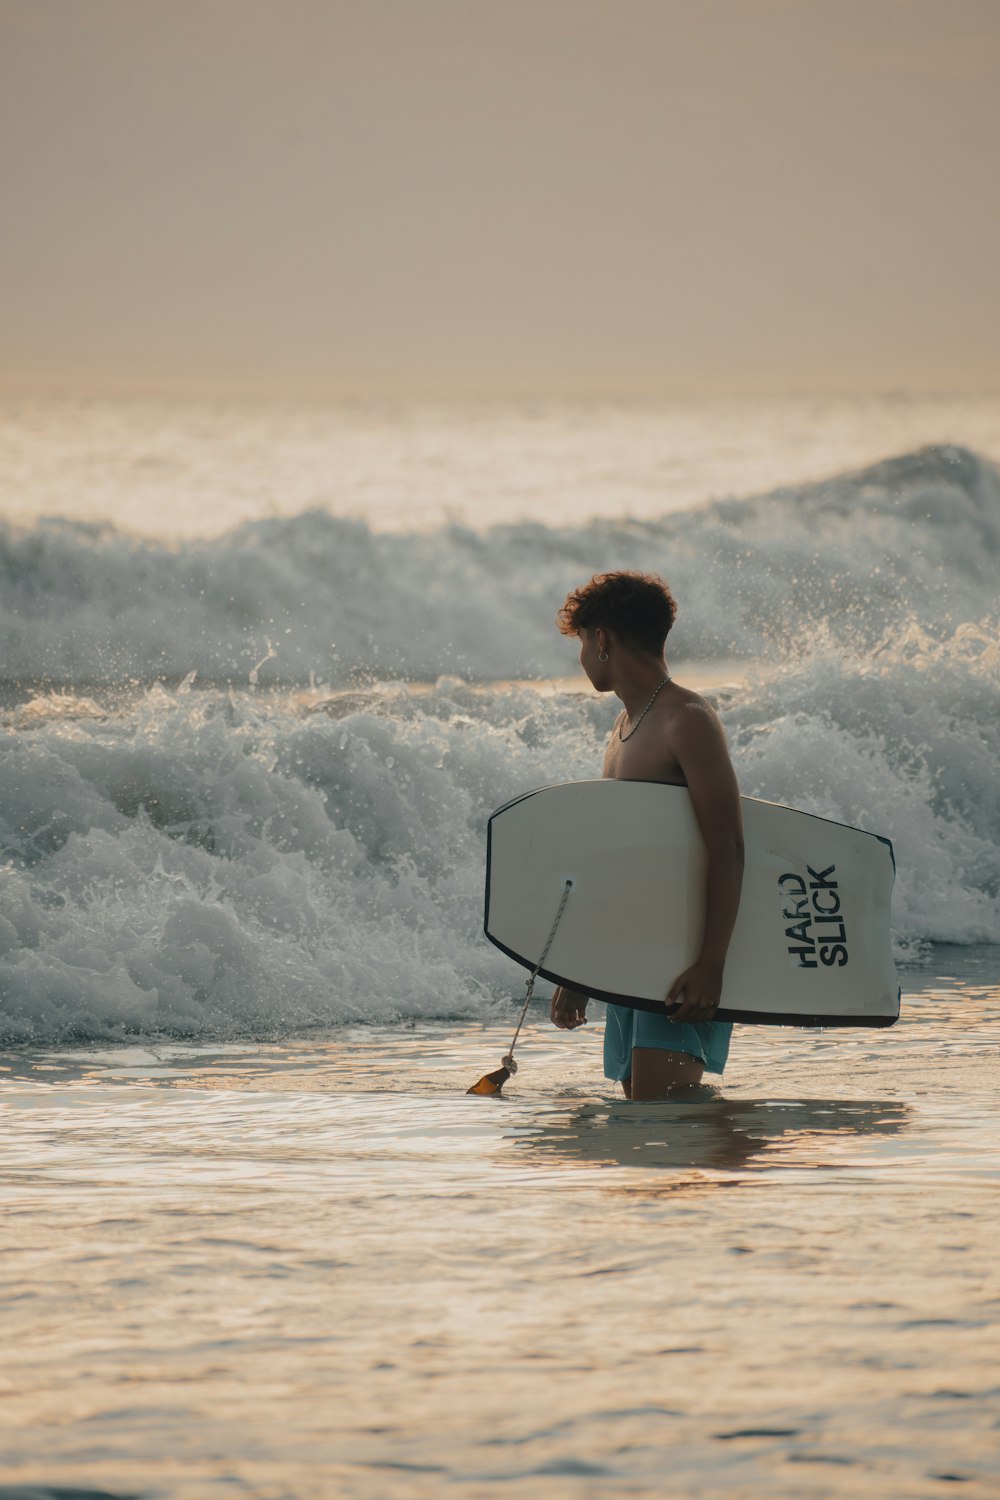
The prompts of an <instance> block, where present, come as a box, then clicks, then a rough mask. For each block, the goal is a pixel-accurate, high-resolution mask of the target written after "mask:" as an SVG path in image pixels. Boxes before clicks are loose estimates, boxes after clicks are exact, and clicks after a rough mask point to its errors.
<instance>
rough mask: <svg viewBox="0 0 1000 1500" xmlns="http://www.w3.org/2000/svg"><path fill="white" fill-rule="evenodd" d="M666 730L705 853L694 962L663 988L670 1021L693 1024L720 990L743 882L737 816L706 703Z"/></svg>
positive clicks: (711, 1008) (719, 735)
mask: <svg viewBox="0 0 1000 1500" xmlns="http://www.w3.org/2000/svg"><path fill="white" fill-rule="evenodd" d="M673 731H674V732H673V734H672V736H671V749H672V750H673V752H674V755H675V756H676V758H677V761H678V764H679V765H680V767H681V770H682V771H683V772H684V779H685V780H686V781H687V784H688V791H689V792H690V794H691V805H692V807H693V808H694V815H695V818H696V819H697V822H698V827H699V829H700V830H701V836H702V839H703V840H704V843H705V850H706V853H707V855H708V866H707V869H706V872H705V930H704V933H703V935H702V940H701V949H700V952H699V954H698V957H697V958H696V959H695V961H694V963H693V964H692V965H691V966H690V968H687V969H685V970H684V972H683V973H682V974H678V975H677V977H676V979H675V980H674V982H673V983H672V984H671V986H670V989H669V990H668V991H667V997H666V998H667V1004H668V1005H673V1004H676V1005H677V1007H678V1008H677V1009H676V1010H675V1011H672V1012H671V1019H672V1020H674V1021H689V1022H691V1023H692V1024H695V1025H696V1024H698V1023H699V1022H701V1021H710V1020H711V1019H712V1017H713V1016H714V1014H715V1012H716V1009H717V1008H718V1004H719V997H720V995H721V994H722V972H723V969H724V967H725V962H726V951H727V949H728V947H729V939H730V938H731V937H732V933H733V927H734V926H735V924H736V913H737V911H738V910H739V904H740V889H741V887H742V883H743V817H742V813H741V810H740V789H739V786H738V784H737V781H736V772H735V771H734V770H733V763H732V761H731V760H730V758H729V748H728V746H727V745H726V736H725V733H724V731H723V728H722V725H721V724H720V723H719V720H718V718H717V717H716V715H715V714H714V713H713V712H712V710H711V709H710V708H709V707H708V706H707V704H706V705H704V706H703V705H702V704H699V703H692V704H690V705H689V706H688V707H687V708H685V709H684V710H683V712H682V713H681V714H679V715H678V717H677V719H676V720H675V722H674V726H673Z"/></svg>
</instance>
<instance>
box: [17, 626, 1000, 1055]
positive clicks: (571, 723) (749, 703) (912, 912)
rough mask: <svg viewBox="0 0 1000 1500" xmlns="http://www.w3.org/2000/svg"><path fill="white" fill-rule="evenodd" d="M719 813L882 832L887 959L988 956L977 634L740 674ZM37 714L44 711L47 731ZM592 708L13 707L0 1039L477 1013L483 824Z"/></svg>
mask: <svg viewBox="0 0 1000 1500" xmlns="http://www.w3.org/2000/svg"><path fill="white" fill-rule="evenodd" d="M720 708H721V711H722V714H723V718H724V721H725V723H726V726H727V730H728V732H729V735H730V739H731V743H732V746H733V752H734V758H735V762H736V765H737V769H738V772H739V775H740V779H741V783H742V786H743V789H744V791H745V792H747V793H748V794H752V795H758V796H764V797H767V798H771V799H774V800H780V801H784V802H789V803H792V804H795V805H798V806H800V807H803V808H806V809H807V810H812V811H816V812H819V813H822V814H824V815H826V816H830V817H834V818H838V819H842V820H845V821H848V822H852V823H856V824H860V825H861V826H863V827H867V828H871V829H873V830H875V831H878V832H882V833H888V834H889V835H890V836H891V837H892V838H893V839H894V842H895V845H896V857H897V862H898V870H899V873H898V880H897V886H896V893H895V900H894V919H895V932H896V939H897V943H898V945H899V948H900V951H901V952H902V953H907V952H910V953H912V952H913V949H914V946H917V947H919V945H920V944H921V943H922V942H926V941H927V940H949V941H953V942H969V943H971V942H977V941H988V942H997V941H1000V904H998V894H997V893H998V890H1000V853H998V848H1000V810H998V806H997V799H996V795H995V766H996V763H997V757H998V754H1000V672H998V660H997V646H996V640H995V631H994V629H993V628H992V627H991V626H988V625H986V624H984V625H982V626H979V627H971V626H962V627H959V628H958V629H955V630H954V631H953V632H952V633H951V635H950V636H947V637H945V638H934V637H931V636H929V635H928V634H927V633H926V632H925V631H922V630H921V629H919V628H918V627H917V626H916V625H913V624H909V625H907V626H906V627H905V628H903V629H901V630H900V631H898V632H896V633H890V634H889V635H887V636H886V637H885V638H884V639H883V640H882V642H881V644H880V646H879V648H878V650H877V651H875V652H873V653H870V654H867V655H864V656H851V655H849V654H847V655H845V654H844V652H843V651H842V650H841V649H840V648H836V649H835V647H834V645H833V644H832V643H831V637H830V636H829V635H828V636H827V637H826V638H825V640H824V641H823V642H822V643H821V645H820V647H819V648H818V649H817V650H815V651H814V652H813V654H812V655H811V656H806V655H801V656H800V657H799V658H798V659H795V660H791V661H789V662H786V663H785V664H783V665H780V666H778V667H776V668H772V669H768V670H764V669H758V671H757V672H756V674H755V675H754V676H752V677H751V679H749V680H748V682H747V684H746V685H745V686H744V687H743V688H741V689H739V690H735V691H731V692H729V693H727V694H725V695H723V697H722V698H721V700H720ZM49 710H50V711H49ZM613 712H614V704H613V703H612V702H611V701H609V700H599V699H596V698H594V697H593V696H587V695H583V694H572V693H565V692H564V693H557V694H555V695H553V696H542V695H541V694H540V693H539V692H538V691H536V690H535V689H533V688H531V687H504V688H497V687H481V688H475V687H472V686H470V685H468V684H465V683H462V682H460V681H458V680H456V679H442V680H441V681H440V682H439V683H438V685H437V686H436V687H435V688H434V689H432V690H430V691H428V692H414V691H411V690H409V689H408V688H406V687H405V686H403V685H396V686H392V685H390V686H383V687H379V688H371V689H369V690H367V691H355V692H350V693H344V694H342V695H336V696H334V697H333V698H332V700H331V701H330V702H329V703H328V705H327V707H326V708H325V709H321V710H319V711H315V712H309V711H308V709H307V708H306V707H305V706H304V705H303V702H302V701H301V699H300V698H297V697H296V696H295V695H294V694H281V695H279V694H272V695H264V694H254V693H253V692H251V691H249V690H242V691H240V692H238V693H237V692H232V691H226V690H221V689H217V688H211V689H205V690H201V691H199V690H197V689H195V688H193V687H192V686H191V685H190V684H184V685H182V687H181V688H180V689H178V690H175V691H168V690H166V689H164V688H162V687H160V686H153V687H151V688H149V689H147V690H146V691H145V692H144V693H143V694H142V695H141V696H140V698H139V699H138V700H137V701H135V702H134V703H132V704H131V705H130V706H129V707H127V708H124V709H121V710H117V711H113V712H112V711H109V712H107V713H105V714H104V715H103V716H102V715H101V713H100V710H99V705H97V704H95V703H94V702H93V701H91V702H86V701H82V700H81V701H79V702H78V704H77V708H76V711H74V707H73V701H72V700H70V699H68V698H67V697H65V696H58V695H56V696H52V697H49V698H39V699H36V700H35V702H34V704H33V705H32V707H31V710H30V712H29V713H28V714H27V715H25V714H24V712H23V710H18V711H16V713H15V714H13V715H12V716H11V728H10V732H9V734H8V735H7V737H6V739H5V741H3V743H2V755H0V842H2V847H3V849H4V851H5V863H4V866H3V868H2V870H0V1038H2V1039H3V1040H4V1041H7V1042H22V1041H31V1042H36V1043H37V1042H51V1041H54V1040H68V1039H72V1040H93V1039H104V1038H115V1037H121V1036H123V1035H127V1034H129V1033H134V1032H145V1033H151V1032H160V1033H166V1034H170V1035H173V1036H201V1037H224V1036H229V1037H232V1036H241V1035H242V1036H246V1035H255V1036H262V1035H270V1036H276V1035H282V1034H287V1033H289V1032H292V1031H296V1030H299V1029H301V1028H305V1027H309V1026H314V1025H328V1024H336V1023H340V1022H344V1021H349V1020H356V1019H368V1018H371V1019H383V1020H384V1019H387V1018H390V1017H397V1016H398V1017H404V1018H405V1017H412V1018H415V1017H436V1016H455V1015H483V1014H490V1013H491V1012H493V1010H494V1008H495V1007H496V1006H497V1005H498V1004H499V1003H501V1002H503V1001H504V1000H505V999H507V998H509V997H510V996H511V995H512V994H513V993H515V992H516V991H518V990H519V989H520V986H521V983H522V980H523V976H522V975H521V974H520V971H518V970H516V969H515V968H514V966H513V965H511V964H510V962H509V961H508V960H507V959H505V958H503V957H502V956H501V955H500V954H498V953H497V952H496V950H494V949H493V948H491V947H490V946H489V945H488V944H487V943H486V941H485V939H484V938H483V936H482V932H481V919H482V884H483V855H484V829H485V822H486V818H487V816H488V814H489V812H490V811H491V810H492V808H493V807H495V806H497V805H498V804H499V803H501V802H503V801H504V800H505V799H506V798H508V797H510V796H512V795H514V794H516V793H517V792H519V791H522V790H524V789H525V788H528V787H531V786H538V785H541V784H544V783H547V782H552V781H558V780H568V779H573V778H577V777H586V776H591V775H594V774H596V769H597V767H598V766H599V764H600V755H601V749H602V745H603V741H604V738H605V736H606V734H607V731H608V729H609V727H610V725H611V722H612V716H613Z"/></svg>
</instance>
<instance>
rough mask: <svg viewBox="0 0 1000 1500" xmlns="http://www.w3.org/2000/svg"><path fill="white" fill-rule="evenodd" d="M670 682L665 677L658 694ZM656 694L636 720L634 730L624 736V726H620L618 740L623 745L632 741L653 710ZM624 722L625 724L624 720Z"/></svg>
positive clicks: (657, 690)
mask: <svg viewBox="0 0 1000 1500" xmlns="http://www.w3.org/2000/svg"><path fill="white" fill-rule="evenodd" d="M669 681H670V678H669V677H664V679H663V681H662V682H661V683H660V687H658V688H657V689H656V693H658V692H659V691H660V688H665V687H666V685H667V683H668V682H669ZM656 693H654V694H653V696H652V698H650V700H649V702H648V703H647V704H646V707H645V708H644V709H643V711H642V713H641V714H640V715H639V717H638V718H637V719H636V721H635V723H634V724H633V725H632V728H631V729H630V730H629V732H628V734H622V726H621V724H619V725H618V738H619V739H620V740H621V742H622V744H623V745H624V743H625V741H626V740H630V739H631V738H632V736H633V735H634V734H635V732H636V730H637V729H638V728H639V725H640V724H641V723H642V721H643V719H644V718H645V717H646V715H647V714H648V713H649V710H650V709H651V708H652V706H653V704H654V703H655V702H656ZM622 722H624V720H623V721H622Z"/></svg>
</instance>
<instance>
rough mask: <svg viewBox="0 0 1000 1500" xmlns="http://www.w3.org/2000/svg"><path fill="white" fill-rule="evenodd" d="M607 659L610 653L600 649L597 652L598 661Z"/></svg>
mask: <svg viewBox="0 0 1000 1500" xmlns="http://www.w3.org/2000/svg"><path fill="white" fill-rule="evenodd" d="M607 659H608V653H607V652H606V651H599V652H598V653H597V660H598V661H607Z"/></svg>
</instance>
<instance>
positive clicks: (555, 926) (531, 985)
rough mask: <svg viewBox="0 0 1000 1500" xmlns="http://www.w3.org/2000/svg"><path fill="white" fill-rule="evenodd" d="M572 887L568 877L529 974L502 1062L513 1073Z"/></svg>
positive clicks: (515, 1069)
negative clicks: (538, 981)
mask: <svg viewBox="0 0 1000 1500" xmlns="http://www.w3.org/2000/svg"><path fill="white" fill-rule="evenodd" d="M572 889H573V882H572V880H570V879H568V878H567V881H566V884H565V886H564V887H563V893H562V900H561V901H560V903H559V910H558V911H557V912H556V919H555V921H554V922H553V923H552V927H551V930H550V932H549V935H548V938H547V940H546V943H545V947H544V948H543V949H542V956H541V958H540V959H539V960H538V962H537V964H536V965H535V967H534V968H533V969H532V971H531V973H530V975H529V976H528V984H527V988H526V989H525V992H524V1004H523V1005H522V1007H521V1015H520V1018H519V1019H518V1023H517V1029H516V1031H515V1032H514V1040H513V1041H512V1042H511V1044H510V1050H509V1051H508V1052H507V1054H506V1056H505V1057H503V1058H501V1062H502V1063H503V1065H504V1067H505V1068H507V1069H508V1070H509V1071H510V1072H511V1073H516V1072H517V1063H516V1062H515V1061H514V1048H515V1047H516V1046H517V1039H518V1037H519V1036H520V1035H521V1027H522V1026H523V1025H524V1018H525V1016H526V1015H527V1014H528V1006H529V1005H530V1004H531V996H532V994H533V992H534V989H535V980H536V979H537V978H538V971H539V969H540V968H541V967H542V964H543V963H544V962H545V960H546V959H547V958H548V956H549V949H550V948H551V947H552V944H553V942H554V941H555V935H556V933H557V932H558V930H559V923H560V922H561V921H562V918H563V912H564V911H565V910H566V902H567V901H568V900H569V893H570V891H571V890H572Z"/></svg>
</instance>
